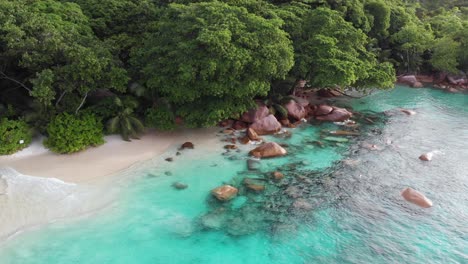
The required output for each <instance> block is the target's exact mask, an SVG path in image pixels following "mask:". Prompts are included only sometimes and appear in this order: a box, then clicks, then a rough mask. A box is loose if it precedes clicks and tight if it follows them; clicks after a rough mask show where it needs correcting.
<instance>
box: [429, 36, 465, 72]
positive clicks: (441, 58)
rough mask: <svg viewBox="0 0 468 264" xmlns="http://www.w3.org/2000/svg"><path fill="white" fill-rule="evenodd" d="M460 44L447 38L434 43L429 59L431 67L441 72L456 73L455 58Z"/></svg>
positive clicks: (456, 64)
mask: <svg viewBox="0 0 468 264" xmlns="http://www.w3.org/2000/svg"><path fill="white" fill-rule="evenodd" d="M459 49H460V43H458V42H456V41H454V40H453V39H451V38H449V37H443V38H440V39H437V40H436V41H435V45H434V47H433V53H432V58H431V63H432V66H433V67H434V68H435V69H437V70H441V71H447V72H451V73H458V69H457V66H458V62H457V57H458V54H459Z"/></svg>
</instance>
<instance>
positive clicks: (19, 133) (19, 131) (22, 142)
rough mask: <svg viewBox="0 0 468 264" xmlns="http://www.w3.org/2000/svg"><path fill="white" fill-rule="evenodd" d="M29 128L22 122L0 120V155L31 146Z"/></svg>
mask: <svg viewBox="0 0 468 264" xmlns="http://www.w3.org/2000/svg"><path fill="white" fill-rule="evenodd" d="M31 140H32V133H31V128H30V127H29V126H28V124H26V122H25V121H24V120H9V119H7V118H2V119H0V155H8V154H12V153H15V152H17V151H19V150H21V149H23V148H25V147H27V146H28V145H29V144H31Z"/></svg>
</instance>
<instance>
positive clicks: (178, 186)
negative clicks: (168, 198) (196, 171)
mask: <svg viewBox="0 0 468 264" xmlns="http://www.w3.org/2000/svg"><path fill="white" fill-rule="evenodd" d="M172 187H174V188H175V189H177V190H183V189H187V188H188V185H187V184H185V183H181V182H174V183H173V184H172Z"/></svg>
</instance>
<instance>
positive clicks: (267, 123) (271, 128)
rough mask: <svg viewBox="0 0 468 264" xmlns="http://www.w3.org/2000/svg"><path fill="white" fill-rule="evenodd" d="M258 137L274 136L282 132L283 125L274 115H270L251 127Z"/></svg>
mask: <svg viewBox="0 0 468 264" xmlns="http://www.w3.org/2000/svg"><path fill="white" fill-rule="evenodd" d="M250 128H252V129H253V130H254V131H255V132H257V134H258V135H268V134H274V133H276V132H278V131H280V130H281V124H280V122H278V120H276V117H275V116H274V115H268V116H266V117H264V118H262V119H259V120H257V121H255V122H254V123H253V124H252V125H250Z"/></svg>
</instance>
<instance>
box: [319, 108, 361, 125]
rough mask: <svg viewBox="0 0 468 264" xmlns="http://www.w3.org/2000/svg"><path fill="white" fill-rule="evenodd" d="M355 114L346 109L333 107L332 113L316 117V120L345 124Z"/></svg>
mask: <svg viewBox="0 0 468 264" xmlns="http://www.w3.org/2000/svg"><path fill="white" fill-rule="evenodd" d="M351 116H353V114H352V113H351V112H349V111H348V110H346V109H344V108H338V107H333V111H331V112H330V113H329V114H327V115H322V116H316V117H315V118H316V119H317V120H320V121H329V122H343V121H345V120H347V119H349V118H351Z"/></svg>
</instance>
